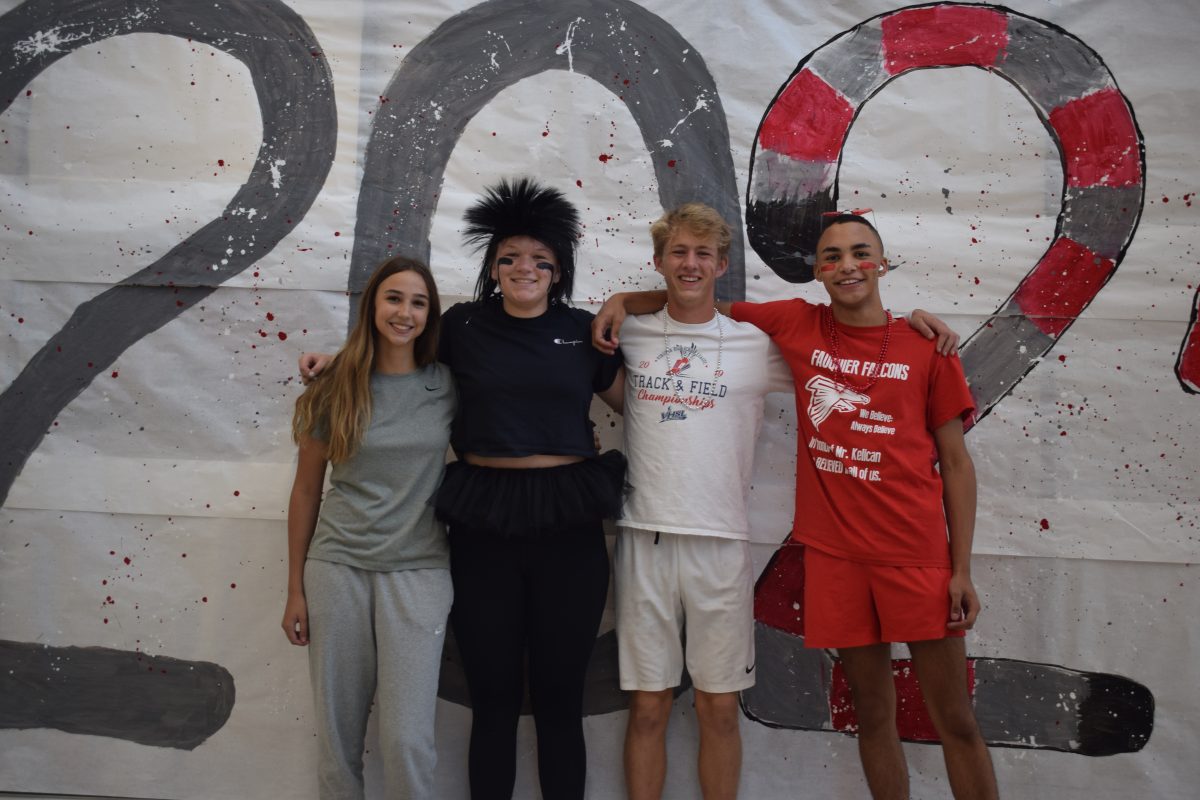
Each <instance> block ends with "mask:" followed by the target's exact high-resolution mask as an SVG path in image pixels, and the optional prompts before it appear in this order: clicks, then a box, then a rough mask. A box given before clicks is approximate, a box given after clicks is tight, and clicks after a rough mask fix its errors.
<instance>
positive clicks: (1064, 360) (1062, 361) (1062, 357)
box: [1058, 356, 1067, 364]
mask: <svg viewBox="0 0 1200 800" xmlns="http://www.w3.org/2000/svg"><path fill="white" fill-rule="evenodd" d="M1058 360H1059V362H1060V363H1063V364H1065V363H1067V357H1066V356H1059V357H1058Z"/></svg>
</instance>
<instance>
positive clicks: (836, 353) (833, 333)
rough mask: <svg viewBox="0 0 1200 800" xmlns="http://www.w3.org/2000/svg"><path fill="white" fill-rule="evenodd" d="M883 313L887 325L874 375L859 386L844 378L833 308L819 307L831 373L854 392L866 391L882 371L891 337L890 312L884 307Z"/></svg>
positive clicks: (843, 385)
mask: <svg viewBox="0 0 1200 800" xmlns="http://www.w3.org/2000/svg"><path fill="white" fill-rule="evenodd" d="M883 313H884V314H886V315H887V325H885V326H884V328H883V346H882V347H880V348H879V358H878V359H876V361H875V372H874V377H872V378H871V380H869V381H867V382H866V384H864V385H863V386H859V385H858V384H855V383H851V382H850V381H849V379H847V378H846V373H845V372H843V371H842V353H841V347H840V346H839V343H838V332H837V322H836V321H834V319H833V309H832V308H830V307H829V306H822V307H821V317H822V321H823V322H824V323H825V330H826V332H827V338H828V339H829V349H830V351H831V352H830V355H832V356H833V375H834V379H835V380H836V381H837V382H838V384H839V385H840V386H842V387H844V388H847V389H854V390H855V391H856V392H868V391H870V390H871V387H872V386H874V385H875V384H876V383H878V382H879V377H880V375H881V373H882V372H883V360H884V359H885V358H886V357H887V350H888V342H890V341H891V339H892V312H891V311H888V310H887V309H884V311H883Z"/></svg>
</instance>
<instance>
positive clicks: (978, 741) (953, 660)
mask: <svg viewBox="0 0 1200 800" xmlns="http://www.w3.org/2000/svg"><path fill="white" fill-rule="evenodd" d="M908 649H909V651H910V652H912V657H913V666H914V667H915V668H916V670H917V679H918V680H919V681H920V682H921V694H923V695H924V696H925V708H926V709H927V710H928V711H929V716H930V718H931V719H932V720H933V725H934V727H935V728H937V732H938V736H939V737H940V738H941V740H942V755H943V756H944V757H945V759H946V773H947V774H948V775H949V778H950V791H952V792H953V793H954V796H955V797H956V798H957V800H995V799H996V798H997V797H998V796H999V793H998V791H997V789H996V775H995V773H994V772H993V770H992V758H991V756H990V755H989V754H988V749H987V745H986V744H985V743H984V741H983V736H981V735H980V733H979V725H978V724H977V723H976V722H975V712H974V711H973V710H972V708H971V698H970V695H969V694H968V693H967V652H966V645H965V644H964V643H963V640H962V639H960V638H951V639H934V640H931V641H924V642H909V643H908Z"/></svg>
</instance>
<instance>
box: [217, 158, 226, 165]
mask: <svg viewBox="0 0 1200 800" xmlns="http://www.w3.org/2000/svg"><path fill="white" fill-rule="evenodd" d="M217 166H218V167H223V166H225V159H223V158H218V159H217Z"/></svg>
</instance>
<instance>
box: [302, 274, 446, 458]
mask: <svg viewBox="0 0 1200 800" xmlns="http://www.w3.org/2000/svg"><path fill="white" fill-rule="evenodd" d="M410 271H411V272H415V273H417V274H418V275H420V276H421V279H422V280H424V281H425V288H426V289H427V290H428V292H429V310H428V313H427V315H426V318H425V330H423V331H422V332H421V335H420V336H418V337H417V340H416V342H414V343H413V356H414V358H415V360H416V362H417V366H418V367H424V366H426V365H428V364H432V363H433V362H434V361H436V360H437V347H438V333H439V332H440V330H441V325H442V306H441V303H440V302H439V301H438V293H437V285H436V284H435V283H434V281H433V273H432V272H430V271H429V267H427V266H425V265H424V264H423V263H421V262H420V261H417V260H416V259H412V258H407V257H405V256H395V257H393V258H389V259H388V260H387V261H385V262H383V263H382V264H380V265H379V268H378V269H376V270H375V274H374V275H372V276H371V279H370V280H369V281H367V286H366V288H365V289H363V293H362V297H361V298H360V299H359V304H358V319H357V321H356V322H355V324H354V328H353V330H351V331H350V335H349V336H348V337H346V343H345V344H344V345H342V349H341V350H339V351H338V353H337V355H336V356H334V357H333V361H331V362H330V363H329V366H327V367H326V368H325V369H324V371H323V372H322V373H321V375H320V376H319V377H317V379H316V380H314V381H313V382H312V383H310V384H309V386H308V388H307V389H305V390H304V393H303V394H301V395H300V397H298V398H297V399H296V413H295V414H294V415H293V417H292V439H293V440H294V441H296V442H297V443H299V442H300V440H301V439H303V438H305V437H308V436H312V435H313V433H314V431H316V430H317V428H318V426H323V430H322V433H323V434H324V438H325V439H326V441H327V443H328V452H327V456H326V457H327V458H328V459H329V461H331V462H332V463H334V464H338V463H341V462H343V461H346V460H348V459H349V458H350V457H351V456H353V455H354V453H355V452H356V451H357V450H358V446H359V444H361V443H362V438H363V434H364V433H365V432H366V430H367V426H368V425H369V424H370V422H371V372H372V371H373V370H374V368H375V295H376V294H378V293H379V286H380V284H382V283H383V282H384V281H385V280H387V279H388V278H390V277H391V276H393V275H395V274H397V273H399V272H410Z"/></svg>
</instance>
